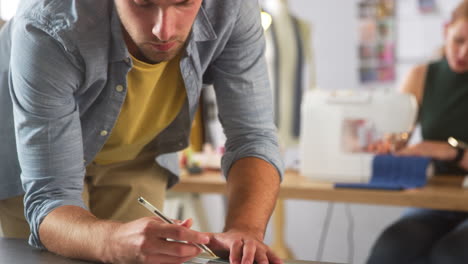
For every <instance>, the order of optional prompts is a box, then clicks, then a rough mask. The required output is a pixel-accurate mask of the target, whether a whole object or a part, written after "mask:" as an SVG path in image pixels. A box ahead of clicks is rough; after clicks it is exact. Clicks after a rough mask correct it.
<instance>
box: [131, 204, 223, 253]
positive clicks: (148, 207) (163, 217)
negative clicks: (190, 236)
mask: <svg viewBox="0 0 468 264" xmlns="http://www.w3.org/2000/svg"><path fill="white" fill-rule="evenodd" d="M138 202H139V203H140V204H141V205H143V206H144V207H145V208H146V209H148V210H149V211H151V212H152V213H153V214H155V215H156V216H158V217H159V218H161V220H163V221H164V222H166V223H168V224H175V223H174V222H173V221H172V220H171V219H169V218H168V217H167V216H165V215H164V214H163V213H161V211H159V210H158V209H157V208H156V207H154V206H153V205H152V204H150V203H149V202H148V201H146V200H145V199H144V198H143V197H138ZM193 244H194V245H195V246H197V247H198V248H200V249H202V250H204V251H205V252H206V253H208V254H210V255H211V256H212V257H214V258H218V256H217V255H216V254H215V253H213V251H211V250H210V249H209V248H208V247H207V246H205V245H203V244H198V243H193Z"/></svg>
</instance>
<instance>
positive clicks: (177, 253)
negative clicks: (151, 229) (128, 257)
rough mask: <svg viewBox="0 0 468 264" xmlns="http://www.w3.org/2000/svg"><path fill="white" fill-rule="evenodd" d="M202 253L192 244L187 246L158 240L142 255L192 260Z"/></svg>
mask: <svg viewBox="0 0 468 264" xmlns="http://www.w3.org/2000/svg"><path fill="white" fill-rule="evenodd" d="M201 252H202V250H201V249H199V248H198V247H196V246H195V245H193V244H187V243H183V242H177V241H167V240H165V239H159V241H158V242H157V243H153V244H152V245H151V246H150V247H146V248H145V249H144V250H143V253H144V254H146V255H155V254H164V255H168V256H174V257H190V258H193V257H195V256H197V255H199V254H200V253H201Z"/></svg>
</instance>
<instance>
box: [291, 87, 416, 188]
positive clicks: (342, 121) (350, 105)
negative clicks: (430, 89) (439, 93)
mask: <svg viewBox="0 0 468 264" xmlns="http://www.w3.org/2000/svg"><path fill="white" fill-rule="evenodd" d="M301 111H302V117H301V140H300V146H299V158H300V173H301V174H302V175H304V176H307V177H310V178H312V179H314V180H325V181H332V182H343V183H366V182H368V180H369V179H370V176H371V172H372V160H373V157H374V155H373V154H372V153H369V152H365V151H364V148H365V147H366V146H367V145H368V144H370V143H372V142H375V141H376V140H378V139H381V138H382V137H383V136H384V135H385V134H390V133H398V134H400V133H404V132H409V131H410V130H411V128H412V127H413V125H414V122H415V120H416V116H417V102H416V99H415V98H414V96H412V95H409V94H401V93H396V92H384V91H373V92H371V91H349V90H348V91H344V90H340V91H322V90H312V91H309V92H307V93H306V94H305V96H304V100H303V102H302V110H301Z"/></svg>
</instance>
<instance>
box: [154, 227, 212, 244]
mask: <svg viewBox="0 0 468 264" xmlns="http://www.w3.org/2000/svg"><path fill="white" fill-rule="evenodd" d="M156 234H157V236H158V237H161V238H170V239H173V240H179V241H187V242H190V243H199V244H207V243H209V242H210V238H209V236H208V235H206V234H204V233H200V232H198V231H195V230H191V229H189V228H187V227H185V226H180V225H173V224H165V225H162V226H161V228H159V229H158V230H157V231H156Z"/></svg>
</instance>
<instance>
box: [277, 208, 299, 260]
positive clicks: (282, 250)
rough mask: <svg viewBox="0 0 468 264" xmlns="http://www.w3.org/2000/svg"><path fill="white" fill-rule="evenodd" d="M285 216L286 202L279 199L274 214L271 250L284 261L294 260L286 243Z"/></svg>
mask: <svg viewBox="0 0 468 264" xmlns="http://www.w3.org/2000/svg"><path fill="white" fill-rule="evenodd" d="M284 222H285V215H284V201H283V200H282V199H278V201H277V202H276V207H275V211H274V212H273V242H272V245H271V248H272V250H273V252H275V253H276V254H277V255H278V256H279V257H280V258H282V259H294V256H293V254H292V252H291V250H290V249H289V248H288V247H287V245H286V242H285V235H284V229H285V223H284Z"/></svg>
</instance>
